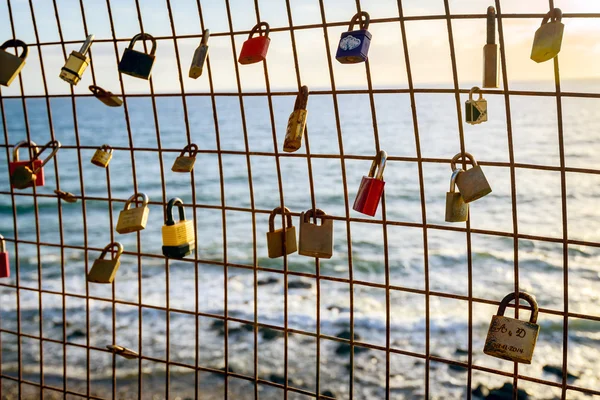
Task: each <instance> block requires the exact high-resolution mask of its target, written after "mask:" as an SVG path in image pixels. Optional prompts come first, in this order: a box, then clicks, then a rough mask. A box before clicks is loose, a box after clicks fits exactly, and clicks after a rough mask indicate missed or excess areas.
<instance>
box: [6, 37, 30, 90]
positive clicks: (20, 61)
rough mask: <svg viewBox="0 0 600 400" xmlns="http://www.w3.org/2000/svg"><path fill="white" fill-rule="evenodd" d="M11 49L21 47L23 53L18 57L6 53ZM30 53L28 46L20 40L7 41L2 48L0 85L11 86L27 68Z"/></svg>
mask: <svg viewBox="0 0 600 400" xmlns="http://www.w3.org/2000/svg"><path fill="white" fill-rule="evenodd" d="M9 47H21V48H22V49H23V52H22V53H21V55H20V56H18V57H17V56H15V55H14V54H10V53H9V52H8V51H6V49H7V48H9ZM28 53H29V49H28V48H27V45H26V44H25V43H24V42H22V41H20V40H18V39H13V40H7V41H6V42H4V43H3V44H2V46H0V85H4V86H10V84H11V83H12V81H13V80H14V79H15V78H16V77H17V75H19V73H20V72H21V70H22V69H23V67H24V66H25V59H26V58H27V54H28Z"/></svg>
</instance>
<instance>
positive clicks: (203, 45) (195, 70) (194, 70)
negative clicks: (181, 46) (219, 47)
mask: <svg viewBox="0 0 600 400" xmlns="http://www.w3.org/2000/svg"><path fill="white" fill-rule="evenodd" d="M209 37H210V31H209V30H208V29H205V30H204V33H202V41H201V42H200V46H198V48H197V49H196V51H195V52H194V58H192V65H191V66H190V72H189V77H190V78H192V79H197V78H198V77H199V76H200V75H202V70H203V69H204V63H205V62H206V57H207V56H208V38H209Z"/></svg>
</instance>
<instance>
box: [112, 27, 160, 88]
mask: <svg viewBox="0 0 600 400" xmlns="http://www.w3.org/2000/svg"><path fill="white" fill-rule="evenodd" d="M140 39H141V40H150V41H151V42H152V49H151V50H150V54H146V53H143V52H140V51H136V50H133V46H134V45H135V42H137V41H138V40H140ZM155 53H156V39H154V37H153V36H152V35H150V34H148V33H138V34H137V35H135V36H134V37H133V38H132V39H131V42H129V47H127V48H126V49H125V52H124V53H123V57H122V58H121V62H119V71H120V72H121V73H123V74H127V75H131V76H134V77H136V78H140V79H150V75H151V74H152V67H153V66H154V59H155V57H154V54H155Z"/></svg>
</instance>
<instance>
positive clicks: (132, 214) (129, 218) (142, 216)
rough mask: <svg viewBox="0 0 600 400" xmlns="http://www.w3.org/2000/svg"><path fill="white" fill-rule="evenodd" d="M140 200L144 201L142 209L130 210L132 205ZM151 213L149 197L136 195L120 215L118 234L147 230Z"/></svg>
mask: <svg viewBox="0 0 600 400" xmlns="http://www.w3.org/2000/svg"><path fill="white" fill-rule="evenodd" d="M138 198H140V199H142V205H141V206H140V207H133V208H129V207H131V203H132V202H134V201H136V199H138ZM149 212H150V209H149V208H148V196H146V194H145V193H138V194H134V195H133V196H131V197H130V198H129V199H128V200H127V202H126V203H125V207H123V210H122V211H121V212H120V213H119V221H118V222H117V232H119V233H121V234H123V233H131V232H137V231H141V230H143V229H146V223H147V222H148V214H149Z"/></svg>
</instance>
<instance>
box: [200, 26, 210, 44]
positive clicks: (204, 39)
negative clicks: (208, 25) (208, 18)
mask: <svg viewBox="0 0 600 400" xmlns="http://www.w3.org/2000/svg"><path fill="white" fill-rule="evenodd" d="M209 37H210V31H209V30H208V29H205V30H204V32H202V41H201V42H200V44H203V45H205V46H208V38H209Z"/></svg>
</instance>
